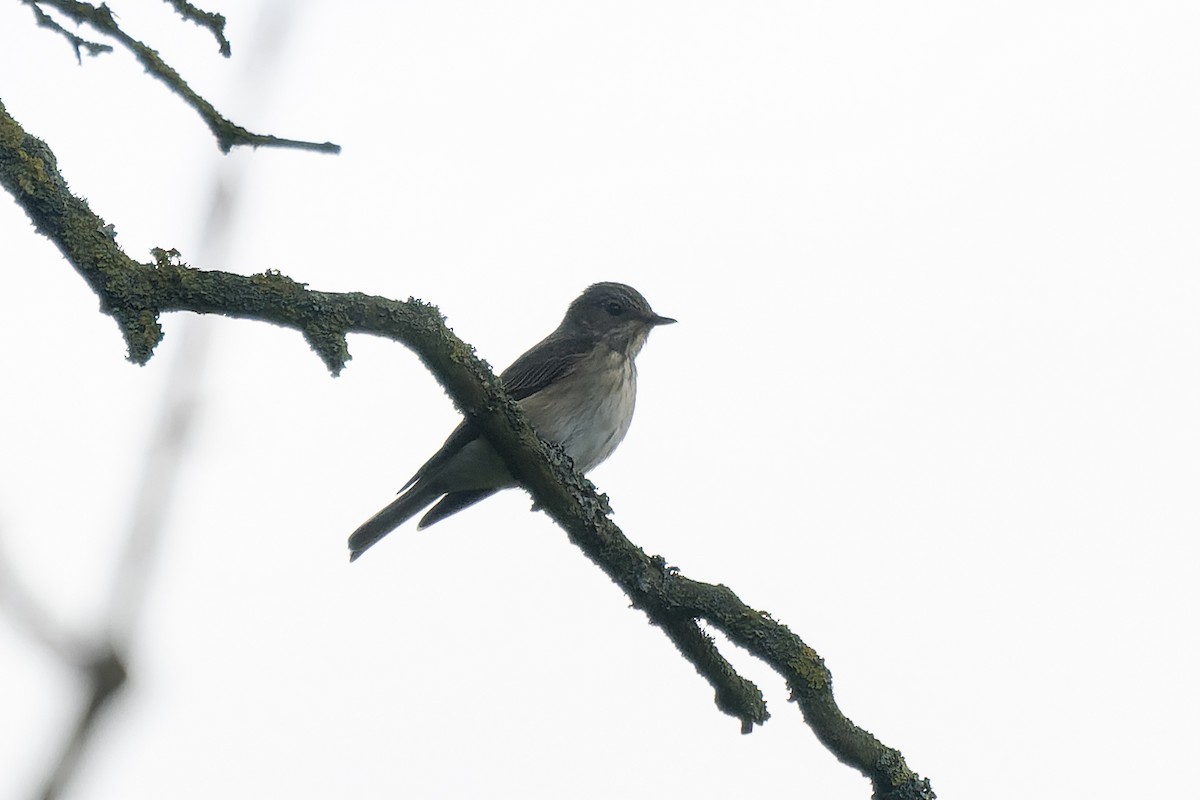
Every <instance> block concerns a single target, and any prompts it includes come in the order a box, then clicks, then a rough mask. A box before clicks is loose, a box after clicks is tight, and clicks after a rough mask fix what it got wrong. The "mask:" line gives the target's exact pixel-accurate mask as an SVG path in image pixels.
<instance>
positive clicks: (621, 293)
mask: <svg viewBox="0 0 1200 800" xmlns="http://www.w3.org/2000/svg"><path fill="white" fill-rule="evenodd" d="M673 322H675V320H673V319H671V318H670V317H664V316H661V315H659V314H655V313H654V309H652V308H650V304H649V303H647V302H646V298H644V297H642V295H641V293H640V292H638V290H637V289H634V288H633V287H632V286H626V285H625V284H623V283H595V284H592V285H591V286H589V287H588V288H586V289H584V290H583V294H581V295H579V297H577V298H575V301H574V302H573V303H571V307H570V308H568V309H567V315H566V317H564V318H563V322H562V326H561V328H562V329H567V330H570V331H572V332H577V333H585V334H589V335H592V336H595V337H596V338H597V339H599V340H601V341H604V342H605V343H607V344H608V346H609V347H611V348H612V349H613V350H617V351H618V352H624V353H625V354H626V355H628V356H629V357H630V358H632V357H633V356H635V355H637V353H638V351H639V350H641V349H642V345H644V344H645V343H646V337H647V336H648V335H649V334H650V329H651V328H653V327H655V326H656V325H670V324H671V323H673Z"/></svg>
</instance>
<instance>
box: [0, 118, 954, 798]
mask: <svg viewBox="0 0 1200 800" xmlns="http://www.w3.org/2000/svg"><path fill="white" fill-rule="evenodd" d="M54 163H55V162H54V157H53V154H52V153H51V152H50V150H49V148H48V147H46V145H45V144H44V143H43V142H41V141H39V140H37V139H35V138H33V137H31V136H29V135H27V134H25V132H24V131H23V130H21V128H20V126H19V125H18V124H17V123H16V121H15V120H13V119H12V118H11V117H9V116H8V114H7V112H6V111H5V110H4V108H3V105H0V183H3V185H4V186H5V187H6V188H7V189H8V190H9V191H10V192H12V193H13V195H14V197H16V198H17V201H18V202H19V203H20V204H21V205H22V206H23V207H24V208H25V209H26V210H27V212H28V213H29V215H30V217H31V218H32V219H33V222H34V224H35V226H36V227H37V229H38V230H39V231H40V232H42V233H43V234H45V235H46V236H48V237H49V238H50V239H51V240H52V241H54V242H55V243H56V244H57V245H58V247H59V249H60V250H61V251H62V252H63V254H64V256H66V258H67V259H68V261H70V262H71V263H72V264H73V265H74V266H75V268H76V269H77V270H78V271H79V273H80V274H81V275H83V277H84V278H85V280H87V281H88V283H89V284H90V285H91V286H92V288H93V289H94V290H95V291H96V293H97V294H98V295H99V296H100V299H101V306H102V308H103V310H104V311H105V312H106V313H108V314H110V315H111V316H112V317H113V318H114V319H115V320H116V321H117V323H118V324H119V325H120V327H121V331H122V333H123V335H124V336H125V340H126V342H127V344H128V347H129V358H130V359H131V360H133V361H135V362H137V363H144V362H145V361H146V360H147V359H149V358H150V356H151V354H152V353H153V349H154V346H155V345H156V344H157V343H158V341H159V339H161V337H162V330H161V327H160V325H159V321H158V317H159V314H160V313H161V312H163V311H193V312H196V313H220V314H223V315H226V316H232V317H245V318H249V319H257V320H261V321H264V322H270V323H272V324H275V325H280V326H283V327H288V328H294V329H296V330H298V331H300V332H301V333H302V334H303V335H304V337H305V338H306V339H307V340H308V342H309V344H310V345H311V346H312V347H313V349H314V350H316V352H317V354H318V355H319V356H320V357H321V358H322V359H323V360H324V362H325V364H326V366H328V367H329V369H330V371H331V372H333V373H334V374H336V373H337V372H338V371H339V370H341V369H342V367H343V366H345V363H346V361H347V360H348V359H349V357H350V356H349V351H348V349H347V345H346V335H347V333H350V332H358V333H371V334H375V335H378V336H384V337H386V338H390V339H394V340H396V341H398V342H401V343H403V344H405V345H406V346H408V347H409V348H411V349H412V350H413V351H414V352H415V353H416V354H417V355H418V357H419V358H420V359H421V360H422V362H423V363H424V364H425V366H426V367H427V368H428V369H429V371H430V372H431V373H432V374H433V375H434V376H435V377H436V378H437V380H438V381H439V382H440V383H441V384H442V386H443V387H444V388H445V389H446V392H447V393H448V394H449V395H450V397H451V398H452V399H453V400H454V402H455V405H457V406H458V408H459V410H461V411H462V413H463V414H464V415H465V416H466V417H467V418H468V419H469V420H471V422H472V423H473V424H475V425H476V426H478V428H479V430H480V432H481V433H482V434H483V435H484V436H485V437H487V439H488V440H489V441H490V442H491V443H492V445H493V446H494V447H495V448H496V450H497V451H498V452H499V453H500V454H501V456H502V457H503V459H504V462H505V464H506V465H507V466H508V468H509V470H510V471H511V473H512V474H513V476H514V477H515V478H516V479H517V480H518V481H519V482H520V483H521V485H522V486H524V487H525V488H526V489H527V490H528V491H529V492H530V494H531V495H533V497H534V500H535V501H536V503H537V504H538V506H539V507H541V508H543V509H544V510H545V511H546V512H547V513H549V514H550V516H551V517H552V518H553V519H554V520H555V521H556V522H557V523H558V524H559V525H560V526H561V527H562V528H563V529H564V530H565V531H566V533H567V536H568V538H569V539H570V540H571V541H572V542H573V543H574V544H575V545H576V546H578V547H579V548H580V549H581V550H583V552H584V554H585V555H587V557H588V558H590V559H591V560H592V561H593V562H594V563H595V564H596V565H597V566H599V567H600V568H601V569H602V570H603V571H604V572H605V573H606V574H607V575H608V576H609V577H610V578H611V579H612V580H613V581H614V582H615V583H617V585H619V586H620V587H621V588H622V589H623V590H624V591H625V592H626V593H627V594H628V596H629V597H630V599H631V600H632V602H633V605H634V606H635V607H637V608H639V609H641V610H643V611H644V612H645V613H646V615H647V616H648V617H649V618H650V621H651V622H652V623H653V624H655V625H657V626H658V627H660V628H661V629H663V631H664V632H665V633H666V634H667V636H668V638H670V639H671V641H672V642H674V643H675V644H676V646H677V647H678V648H679V650H680V652H681V653H682V654H683V656H684V657H685V658H687V659H688V660H689V661H690V662H691V663H692V664H693V665H694V666H695V668H696V670H697V671H698V672H699V673H700V674H701V675H703V676H704V677H705V678H706V679H707V680H708V681H709V682H710V684H712V685H713V687H714V688H715V690H716V694H717V697H716V701H717V705H718V707H719V708H720V709H721V710H722V711H725V712H726V713H729V714H731V715H733V716H735V717H737V718H738V719H739V720H741V722H742V729H743V730H744V731H748V730H750V729H751V728H752V727H753V725H754V724H755V723H758V724H761V723H762V722H764V721H765V720H766V718H767V713H766V706H765V703H763V700H762V696H761V693H759V691H758V689H757V687H755V686H754V685H753V684H752V683H751V682H750V681H747V680H745V679H744V678H742V677H741V676H739V675H738V674H737V673H736V671H734V669H733V667H732V666H731V665H730V664H729V663H728V661H726V660H725V658H724V657H723V656H721V655H720V653H719V652H717V649H716V646H715V643H714V642H713V641H712V640H711V638H709V637H708V636H707V635H705V634H704V632H703V631H702V630H701V629H700V627H699V620H704V621H707V622H708V623H710V624H711V625H713V626H714V627H716V628H717V629H718V630H720V631H722V632H723V633H724V634H725V635H726V636H728V637H729V638H730V639H731V640H732V641H733V642H734V643H735V644H737V645H739V646H741V647H743V648H745V649H746V650H748V651H749V652H750V653H752V654H753V655H755V656H757V657H758V658H760V659H762V660H763V661H765V662H767V663H768V664H769V665H770V666H771V667H772V668H773V669H774V670H775V671H776V672H778V673H779V674H780V675H781V676H783V678H784V680H785V681H786V682H787V685H788V687H789V688H790V690H791V692H792V697H793V699H794V700H796V702H797V703H798V704H799V706H800V709H801V711H802V712H803V714H804V717H805V720H806V721H807V722H808V724H809V725H810V726H811V727H812V728H813V730H814V731H815V732H816V734H817V737H818V738H819V739H820V741H821V742H822V743H823V744H825V746H826V747H827V748H828V749H829V750H830V751H831V752H832V753H833V754H834V755H835V756H836V757H837V758H838V759H839V760H841V761H842V762H843V763H845V764H847V765H849V766H852V767H853V768H855V769H857V770H858V771H859V772H861V773H862V774H863V775H864V776H866V777H867V778H869V779H870V781H871V783H872V786H873V790H874V796H875V797H876V798H880V799H881V800H882V799H883V798H886V799H887V800H910V798H911V799H915V798H932V797H934V793H933V790H932V788H930V785H929V782H928V780H925V779H922V778H920V776H918V775H917V774H916V773H914V772H913V771H912V770H910V769H909V768H908V766H907V765H906V764H905V762H904V759H903V757H902V756H901V754H900V753H899V752H898V751H897V750H894V749H891V748H888V747H885V746H884V745H883V744H881V743H880V742H879V741H878V740H877V739H876V738H875V737H874V736H872V735H871V734H870V733H869V732H867V731H865V730H863V729H861V728H859V727H857V726H856V725H854V724H853V723H852V722H851V721H850V720H848V719H847V718H846V717H845V715H843V714H842V713H841V711H840V710H839V709H838V707H837V704H836V702H835V701H834V698H833V691H832V678H831V676H830V673H829V670H828V669H827V668H826V667H825V664H824V661H823V660H822V659H821V657H820V656H819V655H818V654H817V653H816V652H815V651H814V650H813V649H812V648H811V647H809V646H808V645H807V644H805V643H804V642H803V641H802V640H801V639H800V638H799V637H798V636H796V635H795V634H794V633H792V632H791V631H790V630H788V628H787V627H786V626H784V625H782V624H780V623H779V622H776V621H775V620H774V619H772V618H771V616H770V615H769V614H766V613H764V612H760V611H756V610H754V609H753V608H751V607H749V606H747V605H746V604H745V603H743V602H742V601H741V600H740V599H739V598H738V597H737V596H736V595H735V594H734V593H733V592H732V591H731V590H730V589H728V588H727V587H725V586H720V585H717V586H714V585H711V584H706V583H701V582H699V581H694V580H690V579H688V578H686V577H684V576H682V575H680V574H679V573H678V571H676V570H674V569H672V568H669V567H667V565H666V562H665V561H664V560H663V559H662V558H661V557H653V558H652V557H650V556H648V555H647V554H646V553H645V552H644V551H643V550H642V549H641V548H640V547H638V546H637V545H635V544H633V543H632V542H631V541H629V539H627V538H626V537H625V535H624V533H622V532H621V530H620V528H618V527H617V526H616V525H615V524H614V523H613V522H612V520H611V519H609V518H608V513H609V507H608V503H607V498H605V497H604V496H603V495H600V494H598V493H597V492H596V489H595V487H594V486H593V485H592V483H591V482H590V481H588V480H587V479H586V478H584V477H583V476H581V475H579V474H578V473H577V472H576V471H575V469H574V466H573V465H572V463H571V460H570V459H569V458H568V457H567V456H566V455H565V454H564V453H563V452H562V450H561V449H558V448H554V447H551V446H549V445H547V444H546V443H545V442H542V441H541V440H540V439H538V437H537V436H536V434H535V433H534V432H533V429H532V428H531V427H530V426H529V423H528V421H527V420H526V418H525V415H524V414H523V413H522V412H521V409H520V407H519V406H518V405H517V404H516V403H515V402H513V401H512V400H511V399H510V398H509V397H508V396H507V394H505V392H504V389H503V387H502V385H501V384H500V381H499V380H498V379H497V378H496V376H495V375H494V374H493V373H492V371H491V369H490V368H489V367H488V365H487V364H486V363H485V362H483V361H482V360H480V359H479V358H478V357H476V356H475V354H474V350H473V349H472V348H471V346H470V345H468V344H466V343H465V342H463V341H462V340H461V339H459V338H458V337H457V336H455V335H454V333H453V332H452V331H450V330H449V329H448V328H447V327H446V326H445V324H444V321H443V318H442V316H441V314H440V313H439V312H438V310H437V309H436V308H435V307H434V306H431V305H428V304H425V303H422V302H420V301H418V300H412V299H410V300H409V301H408V302H403V303H402V302H397V301H394V300H388V299H386V298H382V297H374V296H370V295H365V294H360V293H348V294H337V293H330V292H318V291H313V290H309V289H308V288H306V287H305V286H304V285H302V284H299V283H297V282H295V281H293V280H291V279H290V278H287V277H285V276H283V275H280V274H279V273H277V272H268V273H265V274H262V275H254V276H248V277H246V276H240V275H233V274H230V273H225V272H213V271H202V270H196V269H192V268H190V267H188V266H186V265H185V264H182V263H181V262H180V261H179V260H178V253H175V252H174V251H162V250H159V251H156V255H155V263H153V264H140V263H138V262H136V261H134V260H133V259H130V258H129V257H128V256H126V255H125V254H124V253H123V252H122V251H121V250H120V248H119V247H118V246H117V244H116V242H115V241H114V237H112V236H110V235H109V234H107V233H106V232H105V230H106V228H107V225H106V223H105V222H104V221H103V220H102V219H100V218H99V217H97V216H96V215H95V214H93V213H92V212H91V210H90V209H89V208H88V207H87V204H86V203H85V202H84V201H83V200H81V199H79V198H76V197H74V196H72V195H71V194H70V192H69V191H67V188H66V183H65V182H64V181H63V179H62V177H61V176H60V175H58V172H57V169H56V168H55V165H54Z"/></svg>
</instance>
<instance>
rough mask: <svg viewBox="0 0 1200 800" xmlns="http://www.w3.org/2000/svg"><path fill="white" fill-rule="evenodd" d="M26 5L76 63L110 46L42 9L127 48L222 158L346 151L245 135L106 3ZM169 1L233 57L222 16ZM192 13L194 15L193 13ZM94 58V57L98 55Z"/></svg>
mask: <svg viewBox="0 0 1200 800" xmlns="http://www.w3.org/2000/svg"><path fill="white" fill-rule="evenodd" d="M22 2H24V3H26V4H28V5H29V6H31V7H32V8H33V9H34V13H35V15H36V16H37V19H38V24H39V25H44V26H46V27H50V28H53V29H55V30H57V31H59V32H60V33H62V34H64V35H65V36H67V37H68V38H69V40H70V41H71V42H72V44H73V45H74V46H75V55H76V57H77V58H78V56H79V47H80V46H81V45H82V46H85V47H89V49H91V47H92V46H95V47H98V48H107V50H109V51H111V50H112V48H111V47H108V46H107V45H93V43H90V42H87V41H85V40H83V39H79V38H78V37H76V36H74V34H71V33H69V32H68V31H66V30H64V29H63V27H62V26H61V25H59V24H58V23H57V22H54V20H52V19H50V18H49V17H48V16H47V15H46V14H45V12H44V11H42V9H41V8H40V6H48V7H50V8H54V9H56V10H57V11H58V12H59V13H61V14H63V15H64V16H66V17H67V18H69V19H70V20H71V21H73V22H74V23H75V24H77V25H79V24H83V23H86V24H88V25H90V26H91V27H92V28H94V29H96V30H97V31H100V32H101V33H103V34H106V35H108V36H111V37H112V38H114V39H116V40H117V41H118V42H120V43H121V44H122V45H124V46H125V47H126V48H127V49H128V50H129V52H131V53H133V55H134V57H135V58H136V59H137V60H138V61H139V62H141V64H142V66H143V67H145V69H146V71H147V72H149V73H150V74H151V75H153V76H154V77H156V78H158V79H159V80H160V81H162V82H163V83H165V84H166V85H167V87H168V88H170V90H171V91H172V92H174V93H175V94H177V95H179V96H180V97H181V98H183V101H184V102H185V103H187V104H188V105H189V106H191V107H192V108H194V109H195V110H196V113H198V114H199V115H200V118H201V119H203V120H204V124H206V125H207V126H208V129H209V130H210V131H212V133H213V136H215V137H217V146H218V147H220V148H221V152H223V153H228V152H229V151H230V150H232V149H233V148H234V147H236V146H238V145H249V146H251V147H287V148H294V149H298V150H313V151H316V152H319V153H339V152H341V149H342V148H341V147H340V146H339V145H336V144H334V143H333V142H307V141H302V140H300V139H285V138H282V137H279V136H271V135H270V134H263V133H254V132H252V131H248V130H246V129H245V128H243V127H242V126H241V125H237V124H235V123H233V122H231V121H229V120H228V119H226V118H225V117H223V116H222V115H221V112H219V111H217V109H216V107H214V106H213V104H212V103H210V102H208V101H207V100H205V99H204V98H203V97H201V96H200V95H199V94H197V93H196V92H195V91H194V90H193V89H192V87H191V86H189V85H188V84H187V81H185V80H184V79H183V77H182V76H181V75H180V74H179V73H178V72H176V71H175V69H174V68H173V67H171V65H170V64H168V63H167V62H166V61H163V59H162V57H161V56H159V54H158V53H157V52H156V51H155V50H154V49H152V48H151V47H149V46H147V45H146V44H144V43H143V42H141V41H139V40H137V39H135V38H133V37H132V36H130V35H129V34H127V33H126V32H125V31H124V30H122V28H121V26H119V25H118V24H117V21H116V20H115V19H114V18H113V14H112V11H110V10H109V8H108V6H107V5H105V4H103V3H101V4H100V5H98V6H94V5H92V4H91V3H85V2H81V0H22ZM168 2H171V4H172V5H174V6H175V8H176V10H178V11H179V12H180V13H181V14H183V15H184V17H185V18H187V19H191V20H193V21H194V22H197V23H198V24H201V25H204V26H205V27H207V28H209V30H211V31H212V32H213V34H214V35H215V36H216V37H217V40H218V42H219V43H220V44H221V52H222V54H223V55H229V53H228V52H227V51H228V47H229V43H228V42H227V41H225V35H224V23H225V20H224V18H222V17H220V15H219V14H218V15H209V16H197V15H203V14H205V13H206V12H202V11H200V10H199V9H195V7H194V6H191V5H190V4H186V3H180V2H177V0H168ZM192 11H194V12H195V13H192ZM217 19H219V23H218V22H217V21H216V20H217ZM92 55H95V52H94V51H93V52H92Z"/></svg>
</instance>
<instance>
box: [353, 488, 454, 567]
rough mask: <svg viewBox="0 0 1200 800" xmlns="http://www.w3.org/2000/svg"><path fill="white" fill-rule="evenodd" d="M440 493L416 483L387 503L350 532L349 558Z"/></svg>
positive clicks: (401, 522)
mask: <svg viewBox="0 0 1200 800" xmlns="http://www.w3.org/2000/svg"><path fill="white" fill-rule="evenodd" d="M440 495H441V492H432V491H430V489H429V486H427V485H422V484H421V483H417V485H416V486H413V487H412V488H411V489H409V490H408V491H407V492H405V493H404V494H402V495H400V496H399V497H397V498H396V499H395V500H393V501H392V502H390V503H388V504H387V506H385V507H384V508H383V509H382V510H381V511H380V512H379V513H378V514H376V515H375V516H373V517H371V518H370V519H369V520H367V521H366V522H364V523H363V524H362V525H359V526H358V530H356V531H355V532H354V533H352V534H350V541H349V544H350V560H351V561H354V560H355V559H356V558H358V557H359V556H361V555H362V554H363V553H365V552H367V549H368V548H369V547H370V546H371V545H373V544H375V543H376V542H378V541H379V540H380V539H382V538H383V537H384V536H387V535H388V534H389V533H391V532H392V531H393V530H395V529H396V528H398V527H400V526H401V525H403V524H404V523H405V522H407V521H408V520H409V519H411V518H412V517H414V516H416V515H417V513H418V512H420V511H421V510H422V509H424V508H425V507H426V506H428V505H429V504H430V503H432V502H433V501H434V500H436V499H437V498H438V497H439V496H440Z"/></svg>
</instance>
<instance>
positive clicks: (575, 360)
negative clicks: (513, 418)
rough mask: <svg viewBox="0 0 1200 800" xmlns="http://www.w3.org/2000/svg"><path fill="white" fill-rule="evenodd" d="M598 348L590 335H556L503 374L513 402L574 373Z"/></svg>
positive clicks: (503, 379) (537, 346)
mask: <svg viewBox="0 0 1200 800" xmlns="http://www.w3.org/2000/svg"><path fill="white" fill-rule="evenodd" d="M595 347H596V341H595V339H594V338H592V337H590V336H562V335H561V334H559V335H558V336H553V335H552V336H550V337H547V338H546V339H543V340H542V341H541V342H539V343H538V344H537V345H535V346H534V347H532V348H531V349H529V350H527V351H526V352H525V353H524V354H523V355H522V356H521V357H520V358H518V359H517V360H516V361H514V362H513V363H512V366H511V367H509V368H508V369H506V370H504V372H502V373H500V381H501V382H502V383H503V384H504V389H505V390H506V391H507V392H508V393H509V395H510V396H511V397H512V399H514V400H524V399H525V398H526V397H529V396H530V395H532V394H537V393H538V392H540V391H541V390H542V389H545V388H546V387H547V386H549V385H550V384H552V383H554V382H556V381H558V380H560V379H562V378H563V377H565V376H566V375H568V374H570V373H571V372H572V371H573V370H574V369H575V368H576V367H577V366H579V362H580V361H582V360H583V359H584V357H585V356H587V355H588V354H589V353H591V352H592V351H593V350H594V349H595Z"/></svg>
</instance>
